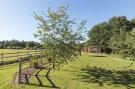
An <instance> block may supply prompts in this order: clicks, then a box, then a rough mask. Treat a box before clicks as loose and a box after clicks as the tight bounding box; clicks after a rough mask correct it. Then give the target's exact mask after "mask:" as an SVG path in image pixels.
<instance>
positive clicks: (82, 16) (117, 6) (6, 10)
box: [0, 0, 135, 41]
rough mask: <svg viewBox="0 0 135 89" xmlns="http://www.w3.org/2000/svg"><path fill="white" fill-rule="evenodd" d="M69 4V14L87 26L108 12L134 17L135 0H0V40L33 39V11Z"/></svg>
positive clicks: (35, 23)
mask: <svg viewBox="0 0 135 89" xmlns="http://www.w3.org/2000/svg"><path fill="white" fill-rule="evenodd" d="M61 4H65V5H67V4H68V5H69V10H68V11H69V14H70V16H71V18H74V19H79V20H87V24H86V26H87V29H88V30H90V28H91V27H92V26H94V25H95V24H97V23H99V22H103V21H106V20H108V19H109V18H111V17H112V16H122V15H124V16H127V18H128V19H132V18H134V17H135V0H0V40H10V39H17V40H34V41H37V39H35V38H34V37H33V33H34V32H36V30H37V29H36V27H37V22H36V21H35V19H34V18H33V16H32V14H33V12H36V13H40V12H41V11H42V10H43V11H44V12H46V10H47V8H48V7H50V8H52V9H56V8H57V7H58V6H59V5H61Z"/></svg>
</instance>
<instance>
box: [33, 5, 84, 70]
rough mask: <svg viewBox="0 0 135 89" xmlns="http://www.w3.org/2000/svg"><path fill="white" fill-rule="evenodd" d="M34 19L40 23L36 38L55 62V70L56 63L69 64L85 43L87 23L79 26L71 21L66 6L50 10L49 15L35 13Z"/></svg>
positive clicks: (48, 56)
mask: <svg viewBox="0 0 135 89" xmlns="http://www.w3.org/2000/svg"><path fill="white" fill-rule="evenodd" d="M34 17H35V19H36V20H37V21H38V22H39V23H38V24H39V26H38V31H37V33H35V34H34V36H35V37H37V38H39V40H40V41H41V42H42V43H43V45H44V47H45V49H46V50H45V55H46V57H47V58H48V59H49V61H51V62H53V68H55V64H56V63H58V64H59V65H60V64H61V63H63V62H66V63H67V61H68V60H72V59H73V58H74V56H77V55H78V54H79V50H78V49H79V47H78V46H77V45H78V44H80V42H81V41H84V37H83V35H82V34H83V33H82V31H83V29H84V28H85V23H86V21H82V22H81V23H80V24H77V23H76V22H75V20H70V18H69V15H68V13H67V7H65V6H60V7H58V9H57V10H56V11H54V10H51V9H50V8H49V9H48V11H47V15H46V14H45V13H44V12H42V15H37V14H36V13H34ZM75 28H77V29H76V30H75Z"/></svg>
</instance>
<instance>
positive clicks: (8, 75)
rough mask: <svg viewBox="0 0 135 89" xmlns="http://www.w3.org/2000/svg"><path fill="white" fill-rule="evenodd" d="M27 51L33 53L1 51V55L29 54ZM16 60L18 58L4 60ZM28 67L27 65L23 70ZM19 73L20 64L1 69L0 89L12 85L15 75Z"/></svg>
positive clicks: (10, 50) (12, 50) (11, 50)
mask: <svg viewBox="0 0 135 89" xmlns="http://www.w3.org/2000/svg"><path fill="white" fill-rule="evenodd" d="M27 51H31V50H20V49H19V50H14V49H0V53H16V52H27ZM9 56H10V55H9ZM15 59H16V58H9V59H4V60H15ZM0 61H1V60H0ZM27 66H28V64H25V65H23V68H25V67H27ZM17 71H18V64H13V65H8V66H1V67H0V89H5V87H6V86H7V85H9V84H10V83H11V81H12V79H13V75H14V73H15V72H17Z"/></svg>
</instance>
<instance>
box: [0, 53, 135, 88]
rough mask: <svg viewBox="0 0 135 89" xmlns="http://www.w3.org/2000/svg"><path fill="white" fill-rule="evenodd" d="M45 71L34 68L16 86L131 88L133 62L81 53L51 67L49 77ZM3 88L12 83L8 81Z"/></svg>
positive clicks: (134, 73) (134, 71)
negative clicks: (58, 67)
mask: <svg viewBox="0 0 135 89" xmlns="http://www.w3.org/2000/svg"><path fill="white" fill-rule="evenodd" d="M0 72H1V71H0ZM47 72H48V69H40V70H38V71H37V73H36V76H32V77H31V79H30V81H29V84H25V85H20V86H19V87H17V89H56V88H54V87H55V86H56V87H57V88H60V89H135V63H134V62H131V61H129V60H123V59H119V58H116V57H112V56H107V57H96V56H91V55H83V56H80V57H78V58H77V59H76V60H75V61H72V62H70V63H69V64H64V66H62V68H61V70H51V71H50V72H51V73H50V75H49V77H45V75H46V73H47ZM0 89H2V88H0ZM3 89H15V87H11V86H10V84H9V85H7V86H6V87H4V88H3Z"/></svg>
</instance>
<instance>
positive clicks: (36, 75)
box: [25, 67, 59, 88]
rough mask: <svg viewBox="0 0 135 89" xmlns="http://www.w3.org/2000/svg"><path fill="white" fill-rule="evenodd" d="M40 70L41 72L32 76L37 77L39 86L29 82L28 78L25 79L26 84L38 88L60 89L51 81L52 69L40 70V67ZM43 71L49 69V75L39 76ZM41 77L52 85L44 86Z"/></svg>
mask: <svg viewBox="0 0 135 89" xmlns="http://www.w3.org/2000/svg"><path fill="white" fill-rule="evenodd" d="M38 69H39V71H37V72H36V73H35V75H30V76H35V78H36V79H37V81H38V84H33V83H30V82H29V80H28V78H27V77H26V78H25V79H26V84H27V85H33V86H38V87H49V88H59V87H57V86H56V85H55V83H54V82H53V81H52V80H51V79H50V77H49V74H50V72H51V70H52V69H51V68H45V67H41V68H40V67H39V68H38ZM43 69H48V70H47V73H46V74H45V75H39V73H40V72H41V71H42V70H43ZM27 76H28V75H27ZM41 77H45V78H46V79H47V80H48V82H49V83H50V84H51V85H44V84H43V82H42V79H41Z"/></svg>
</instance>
